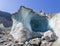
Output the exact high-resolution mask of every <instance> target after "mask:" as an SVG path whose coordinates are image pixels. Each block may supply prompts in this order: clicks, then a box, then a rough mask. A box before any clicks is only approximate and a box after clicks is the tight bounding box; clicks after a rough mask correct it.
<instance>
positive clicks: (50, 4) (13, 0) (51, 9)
mask: <svg viewBox="0 0 60 46" xmlns="http://www.w3.org/2000/svg"><path fill="white" fill-rule="evenodd" d="M20 6H25V7H28V8H31V9H33V10H34V11H36V12H40V10H43V11H44V12H45V13H57V12H60V0H0V11H5V12H9V13H15V12H17V11H18V9H19V8H20Z"/></svg>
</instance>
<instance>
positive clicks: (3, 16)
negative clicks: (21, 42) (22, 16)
mask: <svg viewBox="0 0 60 46" xmlns="http://www.w3.org/2000/svg"><path fill="white" fill-rule="evenodd" d="M11 16H12V15H11V14H10V13H7V12H3V11H0V23H3V25H4V26H5V27H11V26H12V19H11Z"/></svg>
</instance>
